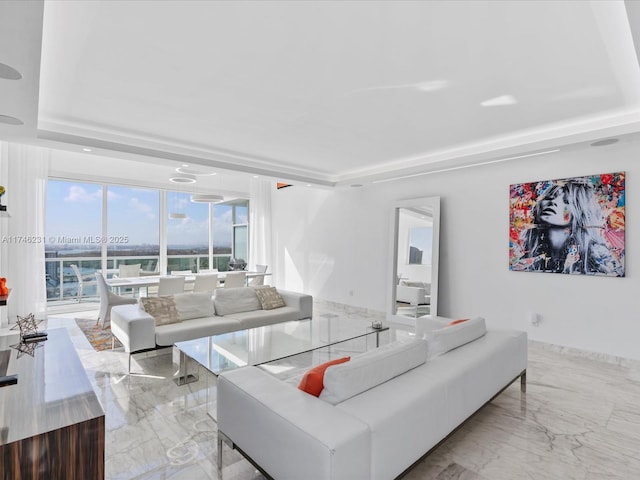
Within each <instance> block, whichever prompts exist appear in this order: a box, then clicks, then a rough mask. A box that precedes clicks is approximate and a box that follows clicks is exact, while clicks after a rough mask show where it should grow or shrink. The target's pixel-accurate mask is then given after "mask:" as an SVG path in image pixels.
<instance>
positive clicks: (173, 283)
mask: <svg viewBox="0 0 640 480" xmlns="http://www.w3.org/2000/svg"><path fill="white" fill-rule="evenodd" d="M174 293H184V276H178V277H160V278H159V282H158V296H160V295H173V294H174Z"/></svg>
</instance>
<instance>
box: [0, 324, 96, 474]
mask: <svg viewBox="0 0 640 480" xmlns="http://www.w3.org/2000/svg"><path fill="white" fill-rule="evenodd" d="M19 340H20V337H19V335H18V334H16V335H9V336H0V354H2V355H0V363H2V365H0V374H2V375H13V374H17V375H18V383H17V384H15V385H9V386H5V387H2V388H0V475H1V476H2V478H3V479H12V480H14V479H30V480H36V479H47V480H49V479H103V478H104V445H105V423H104V410H103V409H102V406H101V405H100V402H99V401H98V398H97V397H96V394H95V393H94V391H93V387H92V386H91V383H90V382H89V379H88V378H87V374H86V372H85V370H84V368H83V367H82V364H81V363H80V359H79V358H78V355H77V354H76V350H75V348H74V346H73V344H72V343H71V340H70V338H69V335H68V333H67V331H66V330H65V329H53V330H49V332H48V340H46V341H43V342H39V344H38V347H37V348H36V349H35V350H34V351H33V352H32V353H33V356H31V355H30V354H29V353H25V352H20V351H18V350H17V349H16V348H13V346H14V345H17V344H18V343H19ZM7 359H8V361H7ZM4 370H6V372H5V373H3V371H4Z"/></svg>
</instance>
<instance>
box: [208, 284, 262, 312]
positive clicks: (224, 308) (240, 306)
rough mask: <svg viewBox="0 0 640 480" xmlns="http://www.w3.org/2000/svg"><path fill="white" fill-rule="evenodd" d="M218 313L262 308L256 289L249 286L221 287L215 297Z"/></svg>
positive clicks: (214, 302) (214, 301)
mask: <svg viewBox="0 0 640 480" xmlns="http://www.w3.org/2000/svg"><path fill="white" fill-rule="evenodd" d="M213 304H214V305H215V308H216V315H222V316H224V315H229V314H230V313H240V312H250V311H252V310H262V305H260V300H258V297H257V296H256V292H255V289H253V288H247V287H237V288H219V289H217V290H216V294H215V296H214V297H213Z"/></svg>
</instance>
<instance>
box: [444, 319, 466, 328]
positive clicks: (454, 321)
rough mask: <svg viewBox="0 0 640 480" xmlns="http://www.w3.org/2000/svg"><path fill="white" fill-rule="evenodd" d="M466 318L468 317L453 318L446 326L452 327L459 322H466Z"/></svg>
mask: <svg viewBox="0 0 640 480" xmlns="http://www.w3.org/2000/svg"><path fill="white" fill-rule="evenodd" d="M467 320H469V319H468V318H461V319H460V320H453V321H452V322H449V323H448V324H447V327H452V326H453V325H457V324H459V323H462V322H466V321H467Z"/></svg>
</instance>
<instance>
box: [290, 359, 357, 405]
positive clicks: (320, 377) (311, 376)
mask: <svg viewBox="0 0 640 480" xmlns="http://www.w3.org/2000/svg"><path fill="white" fill-rule="evenodd" d="M349 360H351V357H342V358H336V359H335V360H331V361H329V362H326V363H323V364H321V365H316V366H315V367H313V368H312V369H311V370H309V371H308V372H307V373H305V374H304V377H302V380H300V385H298V388H299V389H300V390H302V391H303V392H307V393H308V394H309V395H313V396H314V397H319V396H320V392H322V389H323V388H324V371H325V370H326V369H327V368H329V367H330V366H332V365H338V364H340V363H344V362H348V361H349Z"/></svg>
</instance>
